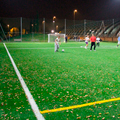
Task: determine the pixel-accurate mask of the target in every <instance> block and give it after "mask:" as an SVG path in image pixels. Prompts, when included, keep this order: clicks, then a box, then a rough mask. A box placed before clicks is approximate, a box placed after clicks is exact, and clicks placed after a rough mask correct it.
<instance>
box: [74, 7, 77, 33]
mask: <svg viewBox="0 0 120 120" xmlns="http://www.w3.org/2000/svg"><path fill="white" fill-rule="evenodd" d="M76 12H77V10H76V9H75V10H74V35H75V13H76Z"/></svg>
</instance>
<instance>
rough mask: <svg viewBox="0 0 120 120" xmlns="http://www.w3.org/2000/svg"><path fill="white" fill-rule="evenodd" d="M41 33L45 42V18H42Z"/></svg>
mask: <svg viewBox="0 0 120 120" xmlns="http://www.w3.org/2000/svg"><path fill="white" fill-rule="evenodd" d="M42 23H43V35H44V42H45V18H43V22H42Z"/></svg>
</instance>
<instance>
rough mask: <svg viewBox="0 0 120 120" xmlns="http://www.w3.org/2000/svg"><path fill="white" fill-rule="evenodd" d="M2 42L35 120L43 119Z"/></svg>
mask: <svg viewBox="0 0 120 120" xmlns="http://www.w3.org/2000/svg"><path fill="white" fill-rule="evenodd" d="M3 44H4V47H5V49H6V51H7V53H8V56H9V58H10V60H11V62H12V65H13V67H14V69H15V72H16V74H17V76H18V79H19V81H20V83H21V85H22V87H23V90H24V92H25V94H26V96H27V99H28V101H29V103H30V105H31V108H32V110H33V112H34V114H35V116H36V118H37V120H45V119H44V117H43V116H42V114H41V113H40V112H39V109H38V106H37V104H36V103H35V101H34V99H33V97H32V95H31V93H30V91H29V89H28V87H27V85H26V84H25V82H24V79H23V78H22V76H21V74H20V72H19V70H18V68H17V66H16V64H15V62H14V60H13V58H12V56H11V55H10V53H9V51H8V49H7V47H6V45H5V43H3Z"/></svg>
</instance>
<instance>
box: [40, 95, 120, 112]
mask: <svg viewBox="0 0 120 120" xmlns="http://www.w3.org/2000/svg"><path fill="white" fill-rule="evenodd" d="M118 100H120V97H119V98H113V99H108V100H101V101H96V102H91V103H85V104H81V105H74V106H69V107H62V108H57V109H51V110H44V111H40V113H41V114H45V113H51V112H58V111H63V110H68V109H76V108H81V107H86V106H91V105H96V104H102V103H107V102H112V101H118Z"/></svg>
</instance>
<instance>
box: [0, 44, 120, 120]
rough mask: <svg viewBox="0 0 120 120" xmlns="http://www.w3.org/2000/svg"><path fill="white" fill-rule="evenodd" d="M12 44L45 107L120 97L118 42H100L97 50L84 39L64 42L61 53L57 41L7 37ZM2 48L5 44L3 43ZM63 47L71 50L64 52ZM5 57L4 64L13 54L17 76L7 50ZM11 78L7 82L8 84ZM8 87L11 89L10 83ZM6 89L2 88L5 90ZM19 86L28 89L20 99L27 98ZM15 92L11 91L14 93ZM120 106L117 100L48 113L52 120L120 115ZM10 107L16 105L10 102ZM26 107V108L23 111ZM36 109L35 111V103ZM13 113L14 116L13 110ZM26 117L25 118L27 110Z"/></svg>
mask: <svg viewBox="0 0 120 120" xmlns="http://www.w3.org/2000/svg"><path fill="white" fill-rule="evenodd" d="M6 46H7V47H8V50H9V52H10V54H11V56H12V57H13V59H14V61H15V63H16V65H17V67H18V69H19V71H20V73H21V75H22V76H23V78H24V80H25V82H26V85H27V86H28V88H29V90H30V92H31V94H32V95H33V97H34V99H35V101H36V103H37V105H38V107H39V109H40V111H43V110H47V109H55V108H60V107H67V106H72V105H80V104H85V103H89V102H95V101H100V100H107V99H111V98H118V97H120V96H119V94H120V91H119V89H120V86H119V83H120V75H119V68H120V65H119V59H120V56H119V51H120V48H119V47H118V48H116V43H100V47H99V48H98V47H97V48H96V51H90V50H89V48H88V49H85V48H84V47H81V46H85V43H83V42H72V43H62V44H61V45H60V49H59V52H57V53H55V52H54V43H49V44H48V43H6ZM89 47H90V45H89ZM18 48H19V49H18ZM26 48H27V49H26ZM29 48H30V49H29ZM31 48H32V49H31ZM33 48H34V49H33ZM35 48H36V49H35ZM39 48H46V49H39ZM1 49H2V50H4V48H3V45H2V44H1ZM62 49H64V50H65V52H62ZM1 58H2V59H1V61H2V63H3V66H4V65H5V64H6V63H5V61H6V58H7V59H8V60H7V61H8V66H9V67H10V68H9V69H10V71H11V72H12V73H13V74H14V76H15V77H16V75H15V72H14V69H13V67H12V65H11V63H10V60H9V58H8V56H7V53H6V52H2V57H1ZM3 68H4V67H2V69H1V70H2V71H3V73H2V74H5V76H6V80H7V81H8V80H9V78H14V77H11V76H9V75H11V74H10V73H9V72H8V69H6V71H4V69H3ZM6 74H7V75H6ZM2 76H3V75H2ZM2 79H3V78H2ZM2 79H1V80H2ZM15 79H17V77H16V78H15ZM7 81H6V84H8V83H7ZM11 81H12V79H11ZM16 81H17V85H16V86H18V87H21V85H20V83H19V81H18V80H16ZM1 83H2V82H1ZM2 84H3V83H2ZM10 85H12V86H13V87H15V88H16V86H14V84H13V82H10ZM6 89H7V91H8V90H9V89H10V86H8V88H5V90H6ZM21 89H22V88H21ZM5 90H4V89H3V88H2V93H4V92H5ZM21 91H22V92H21ZM19 92H20V94H23V95H22V96H21V95H19V94H18V96H19V99H18V100H17V99H15V100H16V102H17V103H18V102H19V100H21V99H26V97H25V95H24V91H23V90H20V91H19ZM12 93H13V94H15V93H16V91H15V90H14V91H13V90H12ZM7 94H8V93H7ZM13 96H14V95H11V99H13ZM26 100H27V99H26ZM2 101H3V99H2ZM7 101H9V99H7ZM23 103H24V104H25V105H26V108H28V107H30V106H29V105H28V103H27V104H26V103H25V102H23ZM119 106H120V101H114V102H109V103H104V104H99V105H93V106H87V107H84V108H78V109H71V110H66V111H61V112H55V113H45V114H43V116H44V117H45V119H46V120H56V119H65V120H66V119H68V120H73V119H113V118H114V119H119V118H120V111H119V109H120V107H119ZM8 107H11V105H9V104H8ZM13 107H14V106H13ZM11 108H12V107H11ZM2 109H3V110H5V107H4V106H2ZM28 109H29V108H28ZM24 111H25V110H24V109H23V110H22V113H23V114H24ZM30 111H31V112H32V110H31V109H30ZM6 112H8V111H6ZM18 114H20V113H18ZM28 114H29V113H28ZM32 114H33V113H32ZM32 114H31V113H30V114H29V115H32ZM2 115H3V113H2ZM33 116H34V115H33ZM33 116H30V117H29V116H28V117H26V119H27V118H29V119H31V120H32V117H33ZM8 117H10V113H9V114H8ZM24 117H25V116H24ZM20 119H22V118H21V116H20ZM33 119H34V117H33Z"/></svg>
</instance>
